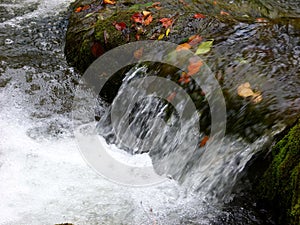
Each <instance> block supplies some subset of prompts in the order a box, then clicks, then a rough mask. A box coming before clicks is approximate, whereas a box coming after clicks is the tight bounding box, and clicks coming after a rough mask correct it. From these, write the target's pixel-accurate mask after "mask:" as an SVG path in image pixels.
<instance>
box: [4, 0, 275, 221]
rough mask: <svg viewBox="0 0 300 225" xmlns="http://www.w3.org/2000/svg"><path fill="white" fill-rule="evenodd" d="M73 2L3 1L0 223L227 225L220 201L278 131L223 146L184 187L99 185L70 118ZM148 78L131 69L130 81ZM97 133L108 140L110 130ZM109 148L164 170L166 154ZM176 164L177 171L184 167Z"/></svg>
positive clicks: (149, 104) (185, 176) (148, 104)
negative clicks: (68, 43)
mask: <svg viewBox="0 0 300 225" xmlns="http://www.w3.org/2000/svg"><path fill="white" fill-rule="evenodd" d="M69 3H70V1H68V0H55V1H51V2H50V1H43V0H32V1H29V0H28V1H25V0H24V1H21V2H16V1H12V2H11V1H10V2H8V1H5V0H0V14H1V19H0V22H1V23H0V44H1V45H0V50H1V53H0V106H1V108H0V132H1V139H0V179H1V182H0V183H1V184H0V198H1V202H0V224H3V225H4V224H5V225H6V224H7V225H9V224H20V225H21V224H26V225H28V224H30V225H34V224H55V223H63V222H72V223H74V224H220V222H219V220H218V219H217V217H218V216H219V215H221V214H222V210H221V206H220V204H217V203H216V202H215V201H214V199H215V197H217V198H218V199H223V200H224V199H225V197H226V199H228V197H230V196H229V194H228V193H230V190H231V188H232V186H233V184H234V183H235V180H236V178H237V176H238V175H239V173H240V172H241V171H242V170H243V168H244V167H245V165H246V163H247V162H248V161H249V160H250V158H251V157H252V156H253V154H254V153H255V152H257V151H259V150H260V149H261V148H262V146H263V145H264V143H266V142H267V141H268V140H269V136H272V135H273V134H274V133H276V131H278V130H280V129H279V128H276V130H274V132H273V133H271V132H270V133H269V134H265V135H264V136H262V137H261V138H259V139H257V141H255V142H254V143H252V144H249V143H247V142H245V141H244V140H243V139H242V138H241V137H238V136H234V135H232V136H230V137H226V138H225V139H224V140H223V147H222V148H221V149H219V150H218V151H213V149H212V150H211V151H208V153H207V154H206V155H204V158H203V160H202V161H201V162H202V163H201V164H199V163H198V161H197V159H191V161H190V164H192V165H194V166H193V168H192V169H191V170H186V171H183V172H182V171H181V172H182V173H181V174H180V176H179V177H180V180H181V183H182V184H181V185H179V184H178V183H177V181H175V180H172V179H170V180H167V181H166V182H164V183H162V184H159V185H156V186H150V187H143V188H131V187H125V186H120V185H117V184H114V183H111V182H109V181H107V180H106V179H104V178H102V177H99V176H98V175H97V174H95V173H94V172H93V171H92V170H91V169H90V168H89V167H88V166H87V165H86V164H85V162H84V160H83V159H82V157H81V156H80V153H79V151H78V148H77V145H76V141H75V139H74V136H73V129H72V119H71V115H70V112H71V109H72V104H73V102H72V97H73V95H74V92H75V86H76V84H77V82H78V80H79V75H78V74H76V73H75V72H74V70H73V68H70V67H68V65H67V63H66V61H65V58H64V54H63V47H64V46H63V45H64V41H63V40H64V35H65V30H66V23H67V22H66V16H65V15H66V14H67V11H66V10H67V7H68V4H69ZM143 69H144V68H143V67H136V68H134V69H132V70H131V71H129V73H128V74H127V78H128V77H132V76H133V77H134V76H135V74H136V73H137V72H138V71H142V72H143ZM127 78H125V79H127ZM125 81H126V80H125ZM125 87H126V86H124V88H123V89H122V88H121V89H120V92H119V95H122V93H123V92H124V91H125ZM85 94H86V93H85ZM87 95H88V94H87ZM82 98H85V95H84V94H83V96H82ZM143 104H144V105H143V109H145V110H144V111H142V112H138V113H137V114H138V115H141V116H143V115H145V114H143V113H148V112H147V108H153V104H154V105H156V107H157V108H158V109H160V105H159V104H160V103H157V102H155V101H154V102H153V101H146V100H145V102H144V103H143ZM105 109H107V107H106V106H103V107H102V108H101V110H105ZM101 110H100V111H101ZM139 113H140V114H139ZM147 115H148V114H147ZM102 117H103V118H104V116H103V114H102ZM136 118H141V117H136ZM162 118H163V116H162ZM173 119H174V121H176V115H175V116H174V118H173ZM88 122H90V121H88ZM140 122H141V121H136V123H133V124H136V125H137V126H138V125H139V123H140ZM142 122H143V121H142ZM174 123H175V122H174ZM100 125H101V122H100V123H99V126H100ZM102 125H103V121H102ZM149 129H150V128H149ZM99 130H100V132H102V134H103V136H105V138H106V139H108V135H107V134H109V132H110V128H109V126H104V125H103V126H102V127H101V128H100V129H99ZM150 130H151V129H150ZM165 134H168V133H167V132H166V133H165ZM110 138H112V139H113V138H114V137H113V136H110ZM101 140H102V142H103V144H106V143H105V141H104V139H103V138H102V139H101ZM111 142H114V141H113V140H112V141H111ZM166 143H169V142H166ZM121 147H122V146H121ZM137 147H138V146H137ZM107 148H110V149H111V154H112V155H115V156H116V157H118V158H119V159H120V160H123V161H125V162H126V161H127V162H129V163H133V164H134V163H140V164H141V165H144V164H149V163H150V164H151V157H152V162H153V163H154V164H155V163H157V168H158V170H159V165H160V163H159V160H160V157H158V156H160V155H159V154H157V155H155V154H154V155H152V156H151V157H149V156H148V155H147V153H144V154H142V155H139V154H137V155H131V154H128V153H126V152H125V151H123V150H121V149H119V148H117V147H116V146H115V145H114V144H111V145H107ZM136 149H138V148H136ZM146 152H147V151H146ZM177 160H178V161H174V162H173V163H174V164H173V165H169V166H170V171H172V169H174V165H176V164H178V163H179V162H180V161H179V160H182V159H177ZM228 180H230V182H228ZM249 214H251V212H249ZM241 220H243V219H242V218H241Z"/></svg>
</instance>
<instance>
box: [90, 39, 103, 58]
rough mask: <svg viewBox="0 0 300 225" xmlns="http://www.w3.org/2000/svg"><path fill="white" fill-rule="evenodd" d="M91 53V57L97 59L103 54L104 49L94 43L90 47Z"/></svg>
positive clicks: (97, 43)
mask: <svg viewBox="0 0 300 225" xmlns="http://www.w3.org/2000/svg"><path fill="white" fill-rule="evenodd" d="M91 52H92V54H93V56H95V57H97V58H98V57H99V56H101V55H102V54H103V53H104V49H103V47H102V46H101V44H100V43H99V42H94V43H93V45H92V47H91Z"/></svg>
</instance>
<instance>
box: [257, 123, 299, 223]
mask: <svg viewBox="0 0 300 225" xmlns="http://www.w3.org/2000/svg"><path fill="white" fill-rule="evenodd" d="M272 154H273V161H272V163H271V165H270V167H269V168H268V169H267V171H266V172H265V174H264V176H263V180H262V181H261V183H260V185H259V190H260V191H261V194H260V195H261V197H262V198H263V199H265V200H268V201H270V202H272V205H273V206H274V210H275V212H276V214H277V216H278V222H279V224H291V225H299V224H300V207H299V206H300V122H298V124H297V125H296V126H295V127H293V128H292V129H291V130H290V132H289V133H288V134H287V135H286V136H285V137H284V138H283V139H282V140H281V141H279V142H278V143H277V144H276V145H275V146H274V148H273V149H272Z"/></svg>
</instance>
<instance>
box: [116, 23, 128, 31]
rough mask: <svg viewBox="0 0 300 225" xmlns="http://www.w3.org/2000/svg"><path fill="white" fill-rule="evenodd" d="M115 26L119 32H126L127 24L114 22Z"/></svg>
mask: <svg viewBox="0 0 300 225" xmlns="http://www.w3.org/2000/svg"><path fill="white" fill-rule="evenodd" d="M113 25H114V26H115V28H116V29H117V30H119V31H122V30H124V29H125V28H126V23H124V22H119V23H117V22H113Z"/></svg>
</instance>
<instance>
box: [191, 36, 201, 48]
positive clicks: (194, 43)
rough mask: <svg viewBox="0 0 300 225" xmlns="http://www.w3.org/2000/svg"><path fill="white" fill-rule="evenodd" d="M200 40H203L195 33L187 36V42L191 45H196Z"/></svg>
mask: <svg viewBox="0 0 300 225" xmlns="http://www.w3.org/2000/svg"><path fill="white" fill-rule="evenodd" d="M202 40H203V39H202V37H201V36H199V35H198V34H196V35H193V36H191V37H190V38H189V40H188V43H189V44H190V45H191V46H194V45H198V44H199V43H200V42H201V41H202Z"/></svg>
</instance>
